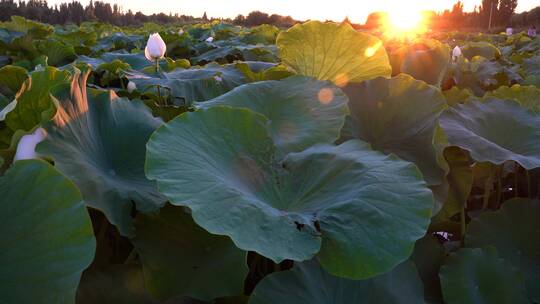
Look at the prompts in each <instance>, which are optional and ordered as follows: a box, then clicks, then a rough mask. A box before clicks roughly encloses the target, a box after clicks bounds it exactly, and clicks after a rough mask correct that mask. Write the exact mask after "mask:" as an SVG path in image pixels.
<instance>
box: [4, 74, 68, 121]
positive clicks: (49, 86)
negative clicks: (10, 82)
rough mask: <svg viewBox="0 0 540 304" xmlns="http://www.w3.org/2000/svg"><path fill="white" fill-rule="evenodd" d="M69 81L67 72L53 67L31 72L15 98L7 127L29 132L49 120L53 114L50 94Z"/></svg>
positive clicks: (7, 118) (7, 119) (8, 116)
mask: <svg viewBox="0 0 540 304" xmlns="http://www.w3.org/2000/svg"><path fill="white" fill-rule="evenodd" d="M69 79H70V74H69V72H67V71H60V70H58V69H56V68H54V67H46V68H45V69H44V70H39V71H34V72H32V73H31V74H30V78H29V79H27V81H26V85H25V88H24V91H22V92H20V94H19V96H18V97H17V105H16V107H15V109H14V110H13V111H12V112H10V113H9V114H8V115H7V117H6V124H7V125H8V127H10V128H11V129H12V130H17V129H23V130H26V131H29V130H31V129H32V128H34V127H35V126H36V125H38V124H39V123H41V122H43V121H45V120H47V119H49V118H50V117H51V116H52V115H53V114H54V109H53V108H54V104H53V99H52V97H51V95H50V92H51V90H53V89H54V88H55V87H57V86H60V85H63V84H67V83H69Z"/></svg>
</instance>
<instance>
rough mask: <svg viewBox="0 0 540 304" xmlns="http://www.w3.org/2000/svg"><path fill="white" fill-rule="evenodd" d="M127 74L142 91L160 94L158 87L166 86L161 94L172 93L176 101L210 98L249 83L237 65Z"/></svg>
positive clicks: (210, 65)
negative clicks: (157, 73) (156, 73)
mask: <svg viewBox="0 0 540 304" xmlns="http://www.w3.org/2000/svg"><path fill="white" fill-rule="evenodd" d="M127 77H128V79H129V80H130V81H132V82H133V83H135V84H136V85H137V88H138V89H139V90H140V91H142V92H144V91H150V92H153V93H154V94H157V88H156V86H158V85H159V86H161V87H163V88H162V89H161V92H160V94H170V95H171V97H172V98H171V99H173V100H175V104H184V103H187V104H191V103H193V102H194V101H205V100H209V99H212V98H215V97H218V96H220V95H222V94H224V93H226V92H228V91H230V90H232V89H233V88H235V87H237V86H239V85H241V84H244V83H246V79H245V77H244V75H243V74H242V73H241V72H240V71H239V70H237V69H236V68H235V67H234V65H226V66H221V65H218V64H208V65H206V66H204V67H202V68H190V69H177V70H174V71H172V72H164V73H161V74H160V75H159V76H158V75H149V74H146V73H141V72H136V71H130V72H129V73H127ZM178 100H181V101H183V103H182V102H180V101H178Z"/></svg>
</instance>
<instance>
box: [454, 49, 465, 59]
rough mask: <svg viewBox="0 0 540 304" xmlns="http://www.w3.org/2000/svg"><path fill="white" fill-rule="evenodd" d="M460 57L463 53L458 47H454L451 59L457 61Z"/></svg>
mask: <svg viewBox="0 0 540 304" xmlns="http://www.w3.org/2000/svg"><path fill="white" fill-rule="evenodd" d="M461 56H463V53H462V52H461V48H460V47H459V46H456V47H455V48H454V50H453V51H452V59H453V60H457V59H458V58H459V57H461Z"/></svg>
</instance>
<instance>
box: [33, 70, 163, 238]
mask: <svg viewBox="0 0 540 304" xmlns="http://www.w3.org/2000/svg"><path fill="white" fill-rule="evenodd" d="M87 76H88V75H81V76H79V75H76V76H75V77H74V78H73V82H72V84H71V89H70V93H69V94H67V92H66V94H64V95H62V96H58V98H59V103H60V104H59V107H58V111H57V114H56V116H55V118H54V120H53V121H52V122H50V123H48V124H47V125H46V130H47V132H48V137H47V139H46V140H45V141H44V142H42V143H41V144H40V145H38V147H37V150H38V152H39V153H40V154H42V155H44V156H48V157H52V158H53V159H54V161H55V164H56V166H57V167H58V169H59V170H60V171H61V172H62V173H64V174H65V175H67V176H68V177H70V178H71V179H72V180H73V181H74V182H75V184H77V186H78V187H79V189H80V190H81V192H82V194H83V197H84V199H85V201H86V203H87V204H88V205H89V206H91V207H93V208H96V209H99V210H101V211H103V212H104V213H105V215H106V216H107V218H108V219H109V221H110V222H111V223H112V224H114V225H116V226H117V228H118V229H119V230H120V232H121V233H122V234H123V235H128V236H131V235H133V232H134V230H133V227H132V218H131V216H130V214H131V212H132V208H133V206H132V202H134V203H135V205H136V208H137V210H138V211H140V212H150V211H155V210H157V209H158V208H159V207H160V206H161V205H162V204H163V203H164V202H165V199H164V198H163V197H162V196H161V195H159V193H158V192H157V189H156V185H155V183H154V182H152V181H149V180H147V179H146V177H145V175H144V159H145V155H146V149H145V144H146V142H147V141H148V138H149V137H150V135H151V134H152V132H154V130H155V129H157V127H158V126H160V125H161V124H162V121H161V119H158V118H154V117H153V116H152V114H151V113H150V110H149V109H148V108H147V107H146V106H145V105H144V104H143V103H142V102H140V101H129V100H126V99H121V98H118V97H117V96H116V95H115V94H114V93H113V92H106V91H97V90H91V89H88V90H87V89H86V78H87Z"/></svg>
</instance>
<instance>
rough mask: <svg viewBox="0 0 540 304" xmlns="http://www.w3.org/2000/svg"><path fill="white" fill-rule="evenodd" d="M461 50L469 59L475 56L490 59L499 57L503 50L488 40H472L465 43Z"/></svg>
mask: <svg viewBox="0 0 540 304" xmlns="http://www.w3.org/2000/svg"><path fill="white" fill-rule="evenodd" d="M461 51H462V52H463V56H465V57H466V58H467V59H472V58H473V57H475V56H482V57H484V58H486V59H488V60H494V59H499V57H501V51H500V50H499V49H498V48H497V47H496V46H494V45H493V44H491V43H489V42H486V41H478V42H475V41H471V42H468V43H467V44H465V45H464V46H463V47H462V48H461Z"/></svg>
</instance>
